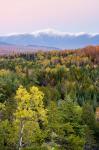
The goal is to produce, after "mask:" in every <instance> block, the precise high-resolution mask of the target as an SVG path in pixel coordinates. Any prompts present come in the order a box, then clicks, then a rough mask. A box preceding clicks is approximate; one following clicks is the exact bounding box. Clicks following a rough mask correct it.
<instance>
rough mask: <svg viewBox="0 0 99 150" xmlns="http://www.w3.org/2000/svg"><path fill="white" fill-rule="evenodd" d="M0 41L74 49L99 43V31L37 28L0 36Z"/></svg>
mask: <svg viewBox="0 0 99 150" xmlns="http://www.w3.org/2000/svg"><path fill="white" fill-rule="evenodd" d="M0 42H1V43H2V42H3V43H8V44H14V45H17V46H19V45H22V46H28V45H36V46H37V47H39V45H40V47H42V48H43V47H51V48H58V49H76V48H82V47H85V46H87V45H99V33H84V32H81V33H67V32H60V31H57V30H54V29H45V30H39V31H35V32H32V33H23V34H9V35H5V36H0Z"/></svg>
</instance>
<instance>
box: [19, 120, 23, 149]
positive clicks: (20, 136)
mask: <svg viewBox="0 0 99 150" xmlns="http://www.w3.org/2000/svg"><path fill="white" fill-rule="evenodd" d="M23 130H24V123H23V121H21V123H20V133H19V148H18V150H21V148H22V142H23Z"/></svg>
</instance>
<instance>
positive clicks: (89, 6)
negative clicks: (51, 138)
mask: <svg viewBox="0 0 99 150" xmlns="http://www.w3.org/2000/svg"><path fill="white" fill-rule="evenodd" d="M46 28H54V29H58V30H60V31H66V32H99V0H0V34H8V33H14V32H16V33H20V32H21V33H23V32H29V33H30V32H33V31H35V30H39V29H46Z"/></svg>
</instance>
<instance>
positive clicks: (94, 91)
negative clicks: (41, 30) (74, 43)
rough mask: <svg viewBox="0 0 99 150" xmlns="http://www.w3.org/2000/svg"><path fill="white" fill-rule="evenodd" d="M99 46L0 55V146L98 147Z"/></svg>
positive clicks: (13, 149) (5, 149)
mask: <svg viewBox="0 0 99 150" xmlns="http://www.w3.org/2000/svg"><path fill="white" fill-rule="evenodd" d="M98 107H99V47H86V48H84V49H80V50H74V51H73V50H70V51H69V50H64V51H48V52H43V51H39V52H36V53H21V54H13V55H9V56H2V57H1V58H0V148H1V150H98V149H99V122H98V120H99V119H96V114H95V112H96V109H97V108H98Z"/></svg>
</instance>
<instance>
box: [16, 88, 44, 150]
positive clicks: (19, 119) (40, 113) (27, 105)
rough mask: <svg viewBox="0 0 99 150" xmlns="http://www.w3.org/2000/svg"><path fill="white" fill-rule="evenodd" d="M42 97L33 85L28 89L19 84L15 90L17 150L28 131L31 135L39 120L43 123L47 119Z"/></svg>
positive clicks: (21, 145)
mask: <svg viewBox="0 0 99 150" xmlns="http://www.w3.org/2000/svg"><path fill="white" fill-rule="evenodd" d="M43 98H44V94H43V93H42V92H41V91H39V89H38V88H37V87H35V86H33V87H31V88H30V90H29V91H28V90H27V89H26V88H24V87H23V86H20V87H19V88H18V90H17V91H16V96H15V100H16V104H17V108H16V112H15V113H14V116H15V119H14V124H15V125H16V128H17V129H18V149H19V150H21V148H22V147H23V145H24V139H25V137H26V136H28V134H29V133H30V135H31V136H33V133H32V131H33V128H36V129H37V127H38V126H39V122H42V123H44V122H46V121H47V115H46V114H47V110H46V109H45V108H44V105H43ZM35 132H36V131H35ZM24 133H25V134H24ZM27 144H28V143H27Z"/></svg>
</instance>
